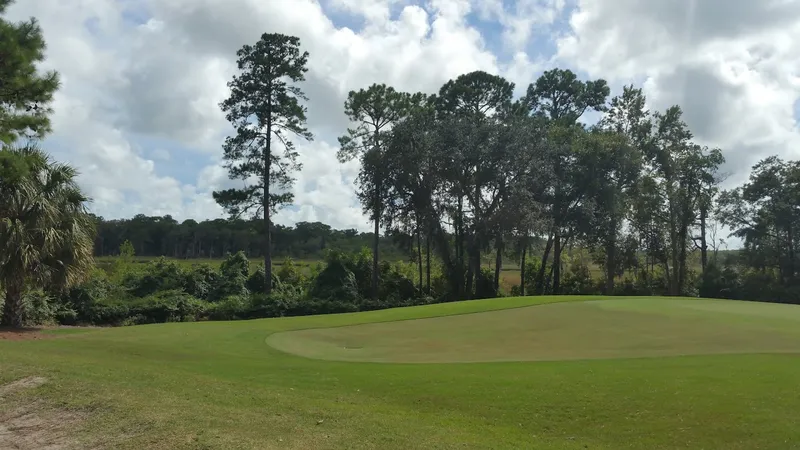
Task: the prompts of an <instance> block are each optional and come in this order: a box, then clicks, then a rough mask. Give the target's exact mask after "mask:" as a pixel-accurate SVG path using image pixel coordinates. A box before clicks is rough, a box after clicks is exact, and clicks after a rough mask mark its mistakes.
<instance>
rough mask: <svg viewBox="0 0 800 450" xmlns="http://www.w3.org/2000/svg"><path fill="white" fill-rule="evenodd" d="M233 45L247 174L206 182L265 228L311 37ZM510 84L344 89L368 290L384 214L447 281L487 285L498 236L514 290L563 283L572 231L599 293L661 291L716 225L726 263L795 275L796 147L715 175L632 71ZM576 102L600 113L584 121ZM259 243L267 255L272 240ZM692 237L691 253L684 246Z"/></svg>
mask: <svg viewBox="0 0 800 450" xmlns="http://www.w3.org/2000/svg"><path fill="white" fill-rule="evenodd" d="M238 56H239V68H240V69H242V73H241V74H240V75H237V76H235V77H234V79H233V81H231V83H229V86H230V88H231V97H230V98H229V99H228V100H226V101H225V102H223V103H222V105H221V106H222V108H223V110H224V111H226V112H227V113H228V118H229V120H231V122H232V123H233V124H234V126H235V127H236V129H237V133H236V135H235V136H233V137H230V138H228V140H227V141H226V144H225V147H224V150H225V151H224V157H225V160H226V161H227V163H228V168H229V170H230V174H231V176H232V177H233V178H239V179H252V178H253V177H257V178H258V179H259V182H257V183H255V184H251V185H250V187H248V188H245V189H231V190H226V191H223V192H219V193H215V198H216V199H217V201H218V202H219V203H220V204H221V205H223V206H224V207H225V208H226V209H227V210H228V211H229V212H230V213H231V214H232V215H233V216H238V215H240V214H242V213H243V212H245V211H248V210H253V209H255V213H256V215H258V214H262V215H263V217H264V223H265V227H266V228H265V229H269V216H270V214H271V212H274V211H275V210H276V209H277V208H278V207H280V206H281V205H283V204H286V203H288V202H290V201H291V190H290V187H291V182H292V179H291V176H290V172H291V170H297V169H300V167H299V166H298V165H297V164H296V156H297V153H296V151H295V148H294V145H293V143H292V141H291V139H289V137H291V136H295V137H299V138H301V139H303V140H311V139H312V136H311V134H310V133H309V132H308V130H307V129H306V127H305V112H306V109H305V107H304V106H302V104H301V102H302V101H304V100H306V97H305V95H304V94H303V92H302V90H301V89H300V88H299V86H298V84H299V83H300V82H302V81H303V79H304V77H303V74H304V73H305V71H306V63H307V59H308V53H307V52H302V51H301V49H300V41H299V39H298V38H296V37H290V36H284V35H279V34H264V35H262V37H261V39H260V40H259V41H258V43H257V44H256V45H255V46H249V45H247V46H244V47H243V48H242V49H241V50H240V51H239V53H238ZM515 91H516V86H515V85H514V83H511V82H509V81H508V80H506V79H504V78H503V77H500V76H498V75H493V74H489V73H486V72H483V71H474V72H471V73H467V74H463V75H461V76H458V77H456V78H454V79H452V80H449V81H447V82H446V83H444V85H442V87H441V88H440V89H439V91H438V92H436V93H423V92H401V91H399V90H396V89H394V88H393V87H391V86H387V85H385V84H373V85H371V86H367V87H364V88H362V89H359V90H354V91H351V92H350V93H349V95H348V97H347V99H346V101H345V104H344V113H345V114H346V115H347V117H348V118H349V120H350V123H351V126H350V127H349V128H348V129H347V130H346V131H345V133H343V135H342V136H341V137H340V138H339V143H340V150H339V154H338V156H339V159H340V160H341V161H342V162H346V161H350V160H353V159H356V160H358V161H359V162H360V163H361V171H360V173H359V176H358V180H357V195H358V198H359V199H360V201H361V204H362V206H363V209H364V211H365V213H367V214H368V215H369V217H370V218H371V220H372V221H373V225H374V231H373V233H372V236H373V248H372V253H373V271H372V274H373V278H372V283H371V289H372V292H373V295H374V294H375V293H376V292H378V289H379V282H380V280H379V279H378V277H377V275H378V270H377V269H376V268H377V267H378V263H379V260H380V249H379V245H378V242H379V236H380V232H381V231H383V232H384V233H388V232H393V233H400V234H403V235H405V236H410V237H411V242H412V246H414V247H416V251H415V253H416V254H417V259H418V260H419V261H420V271H421V270H422V269H421V267H422V264H421V261H422V260H423V258H425V259H426V260H427V261H430V259H431V258H432V257H433V258H435V259H436V260H438V262H439V263H440V264H441V265H442V267H443V273H444V276H445V277H446V279H447V284H448V287H449V293H450V296H451V298H453V299H469V298H476V297H480V296H481V294H480V292H479V286H480V285H481V284H482V283H483V284H487V283H488V284H490V285H492V286H493V288H494V290H495V291H496V290H497V288H498V286H499V277H500V270H501V267H502V264H503V259H504V258H505V257H507V256H508V255H509V254H511V255H513V257H514V258H517V259H519V261H520V267H521V269H520V270H521V273H520V276H521V283H520V285H519V290H518V291H519V293H520V294H546V293H550V294H560V293H562V292H563V289H562V281H563V276H564V271H565V269H566V268H565V266H564V262H563V256H564V252H565V249H567V248H571V247H575V246H578V247H581V248H584V249H587V250H588V251H589V252H590V253H591V255H592V258H593V259H594V260H595V262H597V263H598V264H599V265H600V267H601V268H602V270H603V273H604V275H603V278H604V280H603V286H602V292H605V293H607V294H613V293H614V292H615V284H616V283H617V281H618V280H620V279H622V278H623V277H628V278H631V279H633V281H634V282H636V283H640V284H642V283H644V284H654V283H655V284H661V285H663V289H660V290H659V291H660V292H663V293H664V294H667V295H688V294H692V293H696V291H697V289H698V282H699V281H698V280H700V278H701V277H703V276H706V275H707V274H708V273H712V272H713V271H711V272H710V271H709V267H710V266H712V265H718V263H719V261H718V260H717V255H718V250H719V248H720V245H721V244H722V242H721V239H718V236H716V230H717V229H718V228H719V227H720V226H723V225H724V226H727V227H729V228H730V229H732V230H733V232H734V234H735V235H736V236H738V237H740V238H742V240H743V241H744V249H743V251H742V252H741V254H737V256H738V257H739V259H737V260H736V261H732V262H730V263H731V264H737V265H738V267H739V268H743V269H747V270H750V269H753V270H757V271H759V272H760V273H761V275H762V276H763V277H772V278H770V280H771V282H774V283H776V284H777V285H779V286H781V287H784V288H787V289H793V288H794V287H795V286H796V284H797V252H796V251H795V245H796V244H795V240H796V239H795V236H796V227H797V224H798V216H799V215H800V211H799V210H798V208H799V207H798V204H800V202H798V200H800V198H798V188H797V186H798V179H797V162H785V161H782V160H780V159H778V158H777V157H773V158H768V159H766V160H764V161H761V162H759V163H758V164H757V165H756V166H754V168H753V174H752V176H751V179H750V181H749V182H748V183H747V184H745V185H744V186H742V187H741V188H738V189H734V190H730V191H724V190H722V189H721V188H720V184H721V182H722V181H723V180H724V179H725V175H724V174H723V173H722V172H721V167H722V165H723V163H724V161H725V159H724V156H723V153H722V151H721V150H720V149H718V148H709V147H707V146H702V145H700V144H698V143H697V142H696V141H695V140H694V136H693V134H692V132H691V130H690V129H689V127H688V126H687V124H686V123H685V122H684V120H683V117H682V115H683V114H682V111H681V108H680V106H678V105H674V106H671V107H669V108H667V109H665V110H663V111H651V110H650V109H648V107H647V101H646V97H645V95H644V93H643V91H642V90H641V89H638V88H635V87H634V86H625V87H624V89H623V91H622V92H621V93H620V94H619V95H617V96H615V97H610V89H609V87H608V85H607V83H606V81H605V80H603V79H597V80H581V79H579V78H578V77H577V76H576V74H574V73H573V72H571V71H569V70H563V69H558V68H556V69H552V70H548V71H545V72H544V73H543V74H542V75H541V76H540V77H539V78H538V79H537V80H535V81H533V82H532V83H530V84H529V85H528V86H527V87H526V89H525V90H524V94H523V95H522V96H520V97H516V96H515V94H514V93H515ZM590 111H594V112H596V113H599V114H600V115H601V119H600V120H599V121H598V122H597V123H595V124H592V125H587V124H586V123H584V121H583V118H584V116H585V114H586V113H587V112H590ZM278 149H280V150H278ZM787 183H788V184H787ZM789 185H790V186H793V187H792V188H787V186H789ZM271 186H272V187H274V189H273V190H270V188H271ZM533 244H537V245H533ZM264 253H265V264H266V265H267V266H269V264H270V261H269V258H270V245H269V242H267V243H266V244H265V252H264ZM423 254H424V256H423ZM696 254H699V258H698V259H699V261H700V268H699V270H695V269H694V268H693V267H691V264H690V262H691V261H692V259H693V258H694V257H695V255H696ZM488 255H492V257H493V258H494V260H495V263H494V269H493V270H490V271H486V270H485V269H484V268H483V264H482V261H484V260H485V259H486V257H487V256H488ZM428 266H429V267H430V264H428ZM715 268H716V266H715ZM268 270H269V269H268ZM698 272H699V273H698ZM713 273H716V272H713ZM420 277H421V275H420ZM708 283H711V282H710V281H708V280H707V284H708Z"/></svg>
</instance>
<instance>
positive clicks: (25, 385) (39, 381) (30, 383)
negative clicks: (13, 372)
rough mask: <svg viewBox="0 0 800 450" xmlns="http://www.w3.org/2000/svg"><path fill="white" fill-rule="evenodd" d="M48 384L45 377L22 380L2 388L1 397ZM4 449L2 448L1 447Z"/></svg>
mask: <svg viewBox="0 0 800 450" xmlns="http://www.w3.org/2000/svg"><path fill="white" fill-rule="evenodd" d="M46 382H47V378H43V377H27V378H23V379H21V380H17V381H12V382H11V383H8V384H4V385H2V386H0V396H3V395H6V394H10V393H12V392H14V391H18V390H20V389H30V388H35V387H36V386H41V385H43V384H45V383H46ZM0 448H2V447H0Z"/></svg>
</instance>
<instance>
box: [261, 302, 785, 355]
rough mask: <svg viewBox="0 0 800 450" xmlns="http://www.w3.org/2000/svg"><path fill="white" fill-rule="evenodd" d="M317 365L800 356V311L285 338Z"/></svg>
mask: <svg viewBox="0 0 800 450" xmlns="http://www.w3.org/2000/svg"><path fill="white" fill-rule="evenodd" d="M267 342H268V343H269V344H270V345H271V346H272V347H274V348H276V349H278V350H281V351H284V352H287V353H293V354H296V355H300V356H305V357H308V358H315V359H326V360H339V361H362V362H405V363H421V362H425V363H434V362H438V363H441V362H481V361H484V362H489V361H537V360H566V359H594V358H630V357H651V356H677V355H702V354H731V353H786V352H797V351H800V307H796V306H793V305H781V304H763V303H751V302H732V301H724V300H678V299H665V298H646V299H641V298H629V299H613V300H596V301H584V302H570V303H552V304H546V305H538V306H528V307H523V308H516V309H506V310H499V311H488V312H480V313H474V314H464V315H456V316H445V317H435V318H425V319H416V320H405V321H397V322H383V323H369V324H360V325H353V326H344V327H336V328H318V329H308V330H295V331H287V332H283V333H276V334H273V335H272V336H270V337H269V338H268V340H267Z"/></svg>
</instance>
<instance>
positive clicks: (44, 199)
mask: <svg viewBox="0 0 800 450" xmlns="http://www.w3.org/2000/svg"><path fill="white" fill-rule="evenodd" d="M76 176H77V172H76V170H75V169H74V168H72V167H70V166H68V165H66V164H60V163H56V162H54V161H52V160H50V158H49V157H48V156H47V155H46V154H45V153H43V152H42V151H40V150H39V149H37V148H35V147H30V146H27V147H22V148H6V149H3V150H0V286H2V287H3V288H4V291H5V304H4V307H3V322H4V323H6V324H8V325H11V326H14V327H21V326H22V325H23V323H24V320H25V317H24V315H23V314H24V306H25V305H24V300H23V299H24V294H25V292H26V291H27V290H28V289H30V288H33V287H45V288H46V289H48V290H50V291H56V290H58V289H61V288H64V287H69V286H72V285H74V284H76V283H78V282H80V281H82V280H83V279H84V277H85V276H86V275H87V274H88V273H89V271H90V270H91V269H92V268H93V267H94V260H93V258H92V250H93V244H94V219H93V217H92V216H91V215H90V214H89V213H88V212H87V210H86V206H85V205H86V202H87V201H88V199H87V197H86V196H85V195H84V194H83V192H81V189H80V188H79V187H78V185H77V183H76V180H75V178H76Z"/></svg>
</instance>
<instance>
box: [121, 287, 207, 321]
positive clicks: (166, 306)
mask: <svg viewBox="0 0 800 450" xmlns="http://www.w3.org/2000/svg"><path fill="white" fill-rule="evenodd" d="M206 305H207V304H206V303H205V302H203V301H202V300H199V299H196V298H194V297H192V296H191V295H189V294H187V293H185V292H183V291H182V290H172V291H163V292H159V293H157V294H155V295H152V296H150V297H147V298H145V299H143V300H141V301H138V302H136V303H134V304H132V305H130V308H129V315H130V316H132V317H137V318H138V319H137V323H164V322H193V321H195V320H197V319H198V318H200V317H201V316H203V315H204V314H205V313H206V310H207V306H206Z"/></svg>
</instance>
